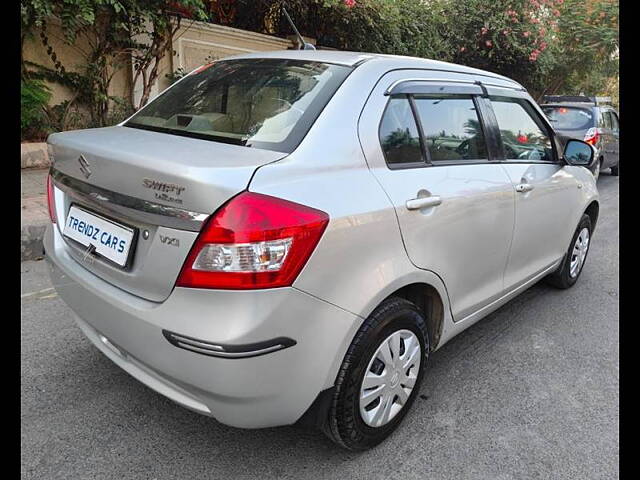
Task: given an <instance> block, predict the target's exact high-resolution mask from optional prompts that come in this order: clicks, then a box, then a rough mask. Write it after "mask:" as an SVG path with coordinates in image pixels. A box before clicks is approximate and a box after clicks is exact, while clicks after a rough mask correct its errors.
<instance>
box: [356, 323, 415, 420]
mask: <svg viewBox="0 0 640 480" xmlns="http://www.w3.org/2000/svg"><path fill="white" fill-rule="evenodd" d="M421 358H422V346H421V345H420V342H419V341H418V337H417V336H416V335H415V334H414V333H413V332H411V331H410V330H398V331H397V332H394V333H392V334H391V335H389V336H388V337H387V338H386V339H385V340H384V341H383V342H382V343H381V344H380V346H378V349H377V350H376V351H375V353H374V354H373V356H372V357H371V360H370V361H369V365H368V367H367V369H366V371H365V374H364V378H363V380H362V386H361V388H360V416H361V417H362V420H363V421H364V423H366V424H367V425H369V426H371V427H380V426H382V425H385V424H387V423H389V422H390V421H391V420H392V419H393V418H394V417H395V416H396V415H397V414H398V413H399V412H400V410H402V408H403V407H404V406H405V404H406V403H407V400H409V396H410V395H411V392H412V391H413V387H414V386H415V383H416V379H417V378H418V372H419V370H420V360H421Z"/></svg>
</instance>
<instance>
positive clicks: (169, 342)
mask: <svg viewBox="0 0 640 480" xmlns="http://www.w3.org/2000/svg"><path fill="white" fill-rule="evenodd" d="M48 143H49V149H50V154H51V157H52V158H53V160H54V163H53V166H52V168H51V172H50V176H49V180H48V197H49V209H50V214H51V225H49V227H48V229H47V231H46V235H45V241H44V244H45V251H46V257H47V259H48V262H49V265H50V273H51V278H52V280H53V283H54V286H55V288H56V290H57V291H58V293H59V295H60V297H61V298H62V299H63V300H64V301H65V302H66V303H67V304H68V305H69V307H70V308H71V310H72V311H73V312H74V315H75V319H76V322H77V324H78V325H79V327H80V328H81V329H82V331H83V332H84V333H85V334H86V336H87V337H88V338H89V339H90V340H91V341H92V342H93V343H94V344H95V346H96V347H97V348H98V349H100V350H101V351H102V352H103V353H104V354H105V355H106V356H107V357H109V358H110V359H111V360H113V362H115V363H116V364H117V365H119V366H120V367H121V368H123V369H124V370H125V371H127V372H128V373H130V374H131V375H132V376H133V377H135V378H137V379H138V380H140V381H141V382H142V383H144V384H146V385H148V386H149V387H151V388H152V389H154V390H156V391H157V392H159V393H161V394H163V395H165V396H167V397H168V398H170V399H172V400H174V401H175V402H177V403H179V404H181V405H183V406H185V407H187V408H190V409H192V410H195V411H196V412H200V413H202V414H205V415H209V416H212V417H214V418H215V419H217V420H218V421H220V422H222V423H224V424H227V425H232V426H236V427H244V428H259V427H271V426H277V425H290V424H296V423H298V424H304V425H315V426H317V427H319V428H320V429H321V430H322V431H324V432H325V433H326V434H327V435H328V436H329V437H330V438H331V439H333V440H334V441H335V442H337V443H338V444H339V445H341V446H343V447H345V448H348V449H352V450H361V449H366V448H370V447H372V446H374V445H376V444H378V443H379V442H381V441H382V440H383V439H385V438H386V437H387V436H388V435H389V434H390V433H391V432H392V431H393V430H394V429H395V428H396V427H397V426H398V425H399V423H400V422H401V421H402V419H403V418H404V416H405V415H406V414H407V411H408V410H409V409H410V407H411V404H412V403H413V401H414V399H415V397H416V395H417V394H418V393H419V389H420V384H421V380H422V378H423V374H424V371H425V368H426V366H427V364H428V361H429V356H430V355H431V353H432V352H433V351H435V350H436V349H438V348H439V347H441V346H442V345H443V344H445V343H446V342H447V341H448V340H450V339H451V338H452V337H453V336H455V335H456V334H457V333H459V332H461V331H462V330H464V329H466V328H467V327H469V326H470V325H472V324H473V323H475V322H476V321H478V320H480V319H481V318H482V317H484V316H486V315H487V314H489V313H490V312H492V311H493V310H495V309H496V308H498V307H499V306H501V305H503V304H504V303H505V302H507V301H509V300H510V299H511V298H513V297H514V296H515V295H517V294H518V293H520V292H522V291H524V290H525V289H527V288H529V287H530V286H531V285H533V284H534V283H536V282H537V281H539V280H541V279H543V278H546V279H547V281H549V282H550V283H552V284H553V285H555V286H557V287H559V288H568V287H570V286H572V285H573V284H574V283H575V282H576V280H577V279H578V277H579V275H580V272H581V270H582V268H583V266H584V264H585V260H586V258H587V253H588V249H589V244H590V239H591V236H592V235H593V231H594V228H595V226H596V221H597V218H598V209H599V207H598V193H597V190H596V186H595V182H594V178H593V175H592V174H591V172H590V171H589V168H591V167H592V165H593V161H594V160H593V149H592V147H590V146H589V145H588V144H586V143H584V142H581V141H580V140H568V141H566V142H563V141H561V139H560V138H559V137H558V136H557V135H556V134H555V133H554V131H553V129H552V127H551V125H550V124H549V122H548V120H547V119H546V117H545V115H544V114H543V112H542V111H541V110H540V108H539V107H538V106H537V105H536V103H535V102H534V101H533V100H532V98H531V97H530V96H529V95H528V94H527V92H526V91H525V89H524V88H523V87H522V86H521V85H519V84H518V83H516V82H514V81H512V80H510V79H508V78H505V77H502V76H499V75H496V74H493V73H490V72H486V71H481V70H476V69H472V68H467V67H463V66H460V65H454V64H449V63H443V62H437V61H432V60H425V59H417V58H410V57H397V56H388V55H373V54H365V53H351V52H338V51H282V52H269V53H264V52H262V53H255V54H248V55H242V56H237V57H231V58H228V59H224V60H220V61H216V62H214V63H211V64H207V65H204V66H202V67H200V68H198V69H196V70H194V71H193V72H191V73H190V74H188V75H187V76H185V77H184V78H182V79H181V80H180V81H178V82H177V83H175V84H174V85H172V86H171V87H170V88H168V89H167V90H166V91H164V92H163V93H161V94H160V95H159V96H157V97H156V98H155V99H154V100H153V101H151V102H150V103H149V104H148V105H147V106H145V107H144V108H143V109H141V110H140V111H138V112H137V113H136V114H134V115H133V116H132V117H131V118H129V119H128V120H126V121H124V122H122V123H121V124H119V125H117V126H113V127H107V128H98V129H89V130H81V131H72V132H64V133H56V134H53V135H51V136H50V137H49V139H48Z"/></svg>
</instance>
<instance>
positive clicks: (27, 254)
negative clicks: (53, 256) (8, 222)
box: [20, 223, 47, 262]
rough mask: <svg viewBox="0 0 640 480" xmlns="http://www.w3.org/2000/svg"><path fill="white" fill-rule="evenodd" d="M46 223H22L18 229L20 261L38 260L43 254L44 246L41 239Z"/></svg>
mask: <svg viewBox="0 0 640 480" xmlns="http://www.w3.org/2000/svg"><path fill="white" fill-rule="evenodd" d="M46 228H47V224H46V223H45V224H40V225H23V226H22V228H21V229H20V261H21V262H24V261H25V260H40V259H41V258H42V257H43V256H44V255H43V249H44V246H43V244H42V239H43V238H44V231H45V229H46Z"/></svg>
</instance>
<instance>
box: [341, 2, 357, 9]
mask: <svg viewBox="0 0 640 480" xmlns="http://www.w3.org/2000/svg"><path fill="white" fill-rule="evenodd" d="M344 5H345V7H347V8H351V7H355V6H356V0H344Z"/></svg>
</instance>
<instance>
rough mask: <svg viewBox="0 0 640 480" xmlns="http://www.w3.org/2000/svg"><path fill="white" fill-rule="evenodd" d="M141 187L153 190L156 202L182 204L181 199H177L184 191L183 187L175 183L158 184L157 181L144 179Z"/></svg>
mask: <svg viewBox="0 0 640 480" xmlns="http://www.w3.org/2000/svg"><path fill="white" fill-rule="evenodd" d="M142 186H143V187H145V188H149V189H151V190H155V197H156V198H157V199H158V200H164V201H165V202H172V203H178V204H182V199H181V198H179V197H180V194H181V193H182V192H183V191H184V190H185V187H181V186H180V185H176V184H175V183H166V182H159V181H158V180H151V179H150V178H144V179H143V180H142Z"/></svg>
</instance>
